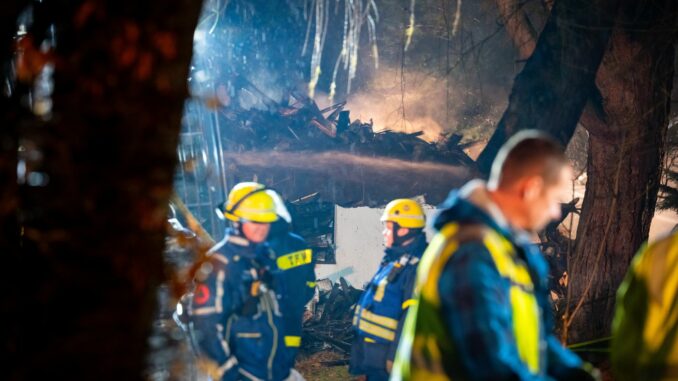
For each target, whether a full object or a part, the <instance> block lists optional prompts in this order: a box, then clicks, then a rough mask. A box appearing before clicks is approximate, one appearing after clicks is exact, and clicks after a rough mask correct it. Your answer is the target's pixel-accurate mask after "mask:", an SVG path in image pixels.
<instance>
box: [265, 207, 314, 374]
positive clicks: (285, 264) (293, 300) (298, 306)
mask: <svg viewBox="0 0 678 381" xmlns="http://www.w3.org/2000/svg"><path fill="white" fill-rule="evenodd" d="M268 243H269V245H270V246H271V249H272V250H273V251H274V252H275V256H276V267H277V269H278V271H277V272H276V286H275V289H276V293H277V294H278V300H279V301H280V309H281V311H282V314H283V319H284V322H285V331H284V332H285V335H284V337H283V343H284V350H283V351H281V355H284V357H285V360H283V361H284V363H285V364H286V367H288V368H293V367H294V362H295V359H296V356H297V353H298V352H299V346H300V345H301V328H302V327H301V326H302V321H303V316H304V310H305V307H306V304H307V303H308V302H309V301H310V300H311V298H313V294H314V293H315V261H314V260H313V252H312V250H311V249H310V248H309V247H308V245H307V244H306V241H304V239H303V238H301V237H300V236H298V235H296V234H294V233H291V232H290V231H289V226H288V225H287V223H286V222H284V221H283V220H279V221H278V222H276V223H274V224H273V228H272V230H271V234H270V235H269V240H268Z"/></svg>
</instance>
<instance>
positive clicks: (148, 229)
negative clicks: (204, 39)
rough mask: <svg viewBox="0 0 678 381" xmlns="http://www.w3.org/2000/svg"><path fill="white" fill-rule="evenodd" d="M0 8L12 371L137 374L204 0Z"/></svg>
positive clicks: (1, 241)
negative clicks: (195, 30) (198, 21)
mask: <svg viewBox="0 0 678 381" xmlns="http://www.w3.org/2000/svg"><path fill="white" fill-rule="evenodd" d="M25 6H28V7H30V8H24V7H25ZM3 7H5V8H8V9H10V10H11V12H2V13H1V14H2V16H0V17H2V22H1V23H0V25H2V35H0V41H1V42H0V53H1V54H2V55H1V57H2V62H3V64H4V68H5V69H6V70H4V71H3V73H2V75H3V90H4V92H3V93H2V95H1V96H0V120H1V121H2V123H1V124H2V126H3V128H2V129H0V143H1V145H0V149H1V152H0V176H2V179H3V181H2V187H1V189H0V194H2V196H3V198H2V204H1V205H2V206H1V207H0V224H2V227H3V233H2V236H1V238H0V246H1V247H2V249H3V252H4V254H5V258H7V259H9V266H8V265H6V264H4V263H3V268H4V269H5V270H4V274H3V282H4V283H3V285H4V286H6V287H4V288H3V290H2V293H3V298H2V303H3V308H4V311H6V313H7V315H8V316H9V324H8V325H7V326H6V327H5V329H4V330H3V331H4V332H7V337H3V344H4V346H5V348H7V350H8V353H9V360H10V361H9V364H10V365H9V368H8V369H7V370H6V371H5V374H6V376H7V377H8V379H40V378H47V377H49V378H54V379H116V380H134V379H143V374H142V373H143V369H144V364H145V356H144V354H145V350H146V346H147V334H148V332H149V330H150V326H151V322H152V319H153V309H154V306H155V303H153V300H154V298H155V292H156V287H157V285H158V284H159V283H160V282H161V280H162V277H163V274H162V271H163V266H162V250H163V243H164V231H165V221H166V214H167V205H168V199H169V196H170V193H171V190H172V178H173V173H174V166H175V163H176V146H177V140H178V133H179V129H180V122H181V117H182V106H183V103H184V100H185V98H186V96H187V88H186V78H187V75H188V69H189V64H190V60H191V51H192V41H193V38H192V36H193V30H194V29H195V25H196V22H197V19H198V14H199V11H200V7H201V2H200V1H189V0H168V1H162V2H161V1H145V2H137V1H126V0H125V1H107V0H83V1H68V2H58V1H51V0H45V1H35V2H28V1H25V2H9V3H7V2H5V3H4V4H3ZM20 9H26V11H25V12H24V13H23V14H22V16H21V17H20V21H19V28H18V30H19V32H18V34H15V33H16V32H17V29H16V28H15V26H16V25H17V22H16V20H17V17H16V16H17V14H18V13H19V10H20ZM13 35H14V36H15V37H14V40H13Z"/></svg>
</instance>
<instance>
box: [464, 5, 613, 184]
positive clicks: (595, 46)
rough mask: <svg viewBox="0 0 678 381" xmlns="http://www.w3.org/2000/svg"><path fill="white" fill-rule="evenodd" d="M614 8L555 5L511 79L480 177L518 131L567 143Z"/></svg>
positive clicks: (591, 89)
mask: <svg viewBox="0 0 678 381" xmlns="http://www.w3.org/2000/svg"><path fill="white" fill-rule="evenodd" d="M620 3H621V0H597V1H591V0H567V1H556V2H555V5H554V6H553V10H552V11H551V14H550V16H549V19H548V20H547V22H546V25H545V26H544V30H543V31H542V33H541V34H540V36H539V40H538V41H537V45H536V48H535V50H534V53H533V54H532V55H531V56H530V58H529V59H528V60H527V62H526V63H525V67H524V68H523V70H522V71H521V72H520V74H519V75H518V76H517V77H516V79H515V83H514V85H513V90H512V91H511V96H510V98H509V105H508V108H507V109H506V111H505V112H504V115H503V116H502V118H501V120H500V121H499V124H498V126H497V129H496V130H495V132H494V134H493V135H492V137H491V138H490V141H489V142H488V143H487V146H486V147H485V149H484V150H483V152H482V153H481V154H480V156H479V157H478V161H477V162H478V167H479V169H480V171H481V172H483V173H488V172H489V170H490V166H491V165H492V161H493V160H494V157H495V156H496V154H497V151H498V150H499V148H500V147H501V146H502V145H503V144H504V142H506V140H507V139H508V138H509V137H511V136H512V135H514V134H515V133H516V132H517V131H520V130H524V129H539V130H542V131H546V132H548V133H550V134H552V135H553V136H554V137H556V138H557V139H559V140H560V141H561V142H562V143H563V144H564V145H566V144H567V142H568V141H569V140H570V138H571V137H572V134H573V133H574V130H575V128H576V126H577V121H578V120H579V116H580V115H581V112H582V109H583V107H584V105H585V104H586V101H587V100H588V99H589V97H590V96H591V95H592V94H593V93H594V92H595V86H594V78H595V74H596V71H597V69H598V66H599V65H600V62H601V60H602V57H603V54H604V53H605V48H606V47H607V44H608V41H609V38H610V33H611V31H612V26H613V24H614V19H615V15H616V14H617V9H618V8H619V4H620ZM520 43H521V44H522V42H520Z"/></svg>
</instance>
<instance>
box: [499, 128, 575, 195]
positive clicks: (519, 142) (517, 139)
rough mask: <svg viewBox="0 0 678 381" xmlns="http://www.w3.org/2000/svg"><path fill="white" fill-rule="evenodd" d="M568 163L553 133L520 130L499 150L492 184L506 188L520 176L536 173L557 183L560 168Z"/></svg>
mask: <svg viewBox="0 0 678 381" xmlns="http://www.w3.org/2000/svg"><path fill="white" fill-rule="evenodd" d="M568 164H569V162H568V159H567V157H566V156H565V151H564V150H563V147H562V146H561V145H560V144H559V143H558V142H557V141H556V140H555V139H553V138H552V137H551V136H550V135H548V134H546V133H544V132H541V131H538V130H524V131H520V132H518V133H517V134H515V135H514V136H513V137H511V138H510V139H509V140H508V141H507V142H506V143H505V144H504V145H503V146H502V147H501V149H500V150H499V152H498V153H497V157H496V158H495V159H494V162H492V169H491V171H490V179H489V181H488V185H489V187H491V188H494V189H501V188H504V189H506V188H508V187H511V186H512V185H514V184H515V183H516V182H517V181H518V180H520V179H523V178H525V177H528V176H535V175H536V176H541V178H543V179H544V183H546V184H554V183H556V182H557V181H558V177H559V176H560V170H561V169H562V168H563V167H564V166H566V165H568Z"/></svg>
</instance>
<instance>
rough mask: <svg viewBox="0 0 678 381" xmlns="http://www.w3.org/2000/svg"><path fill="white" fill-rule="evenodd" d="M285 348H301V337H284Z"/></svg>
mask: <svg viewBox="0 0 678 381" xmlns="http://www.w3.org/2000/svg"><path fill="white" fill-rule="evenodd" d="M285 346H286V347H299V346H301V336H285Z"/></svg>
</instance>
